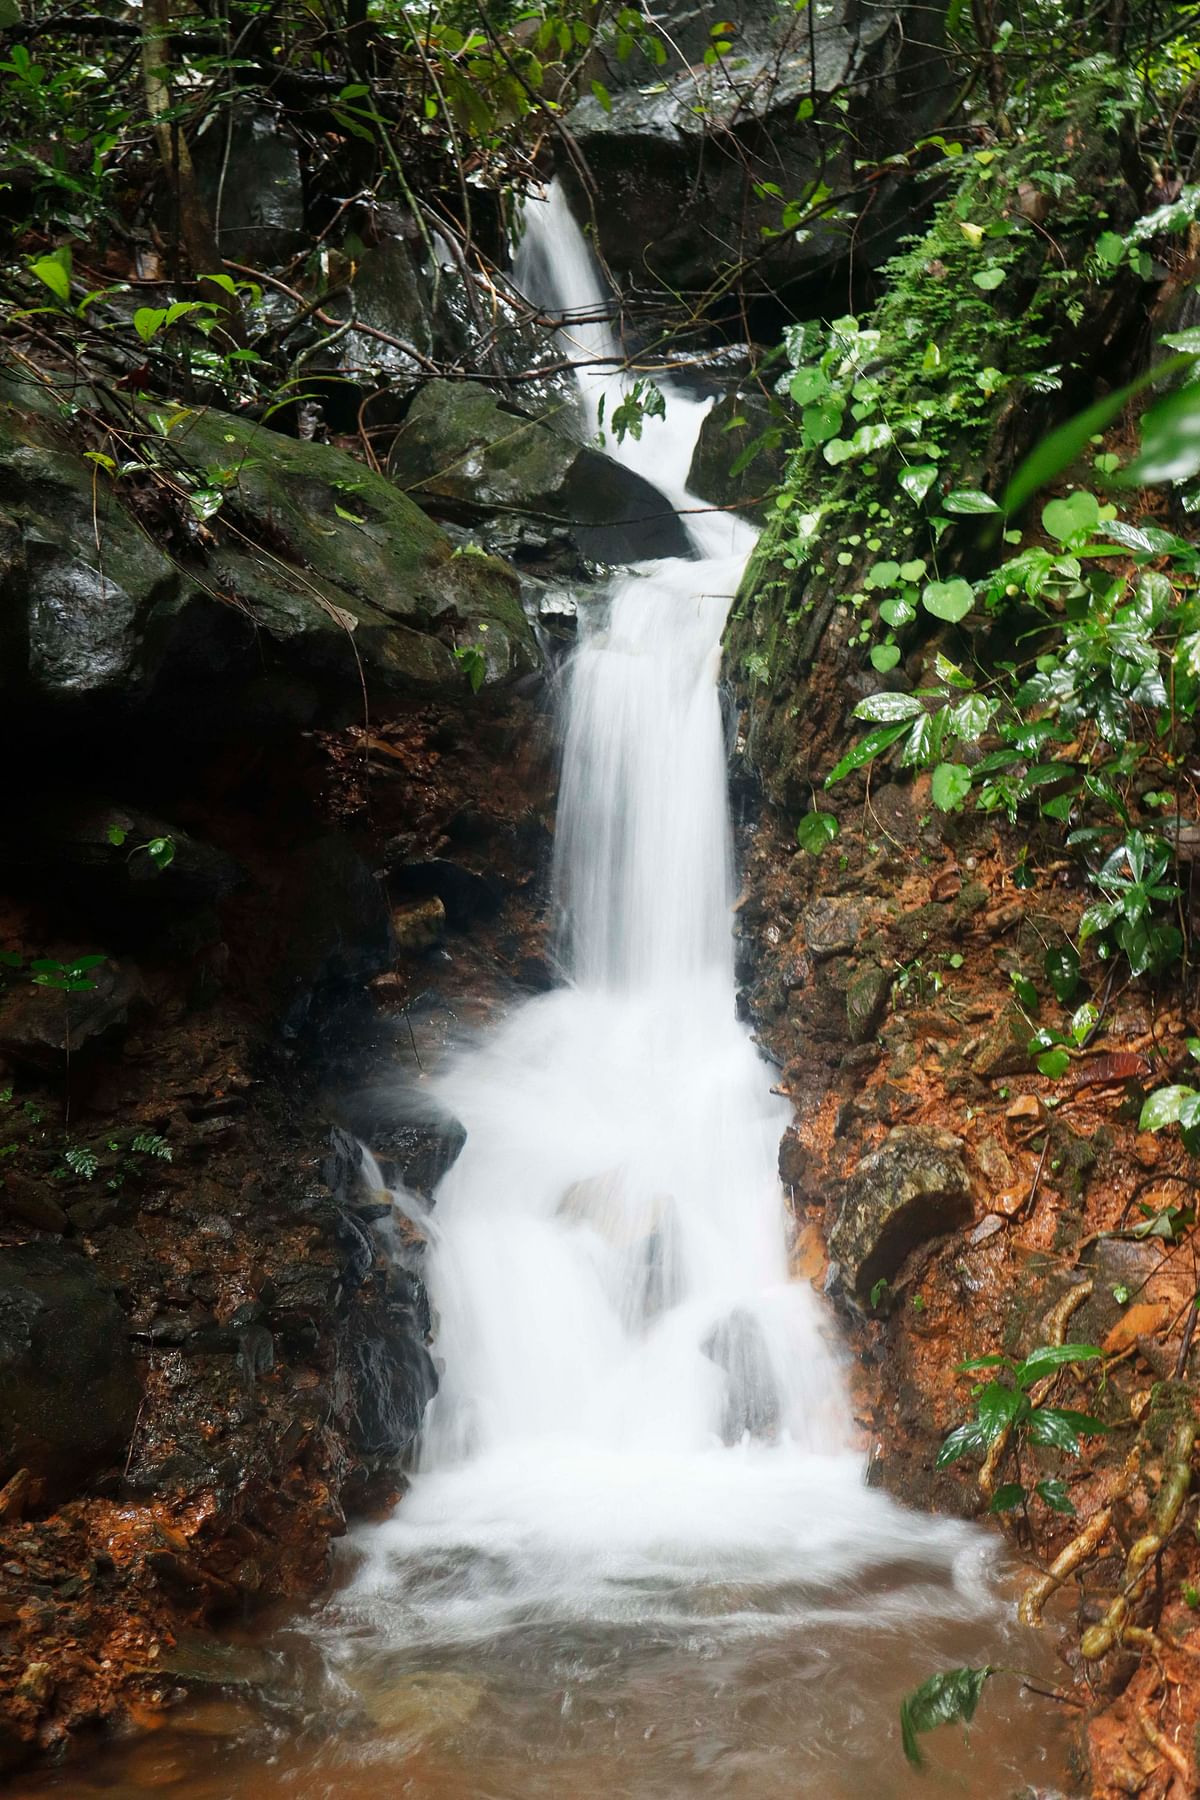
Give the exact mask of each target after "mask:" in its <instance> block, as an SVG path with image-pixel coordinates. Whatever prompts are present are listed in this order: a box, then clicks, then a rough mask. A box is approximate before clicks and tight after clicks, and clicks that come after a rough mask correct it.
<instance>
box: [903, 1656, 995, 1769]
mask: <svg viewBox="0 0 1200 1800" xmlns="http://www.w3.org/2000/svg"><path fill="white" fill-rule="evenodd" d="M991 1673H992V1671H991V1668H990V1667H989V1666H988V1665H987V1664H986V1663H985V1664H984V1666H983V1668H982V1669H967V1668H963V1669H945V1670H943V1672H942V1673H941V1674H940V1675H931V1676H930V1677H929V1680H928V1681H923V1682H922V1683H921V1685H920V1687H917V1688H914V1689H913V1690H912V1692H911V1693H910V1694H906V1695H905V1696H904V1699H903V1700H902V1701H901V1703H900V1738H901V1742H902V1744H903V1746H904V1754H905V1756H906V1757H907V1758H908V1760H909V1762H910V1763H911V1764H912V1765H913V1767H914V1768H917V1769H919V1768H920V1767H921V1764H922V1761H923V1758H922V1756H921V1749H920V1745H919V1743H918V1742H917V1739H918V1737H919V1735H920V1734H921V1733H922V1732H924V1731H933V1730H934V1729H935V1728H936V1727H937V1726H939V1725H956V1724H962V1725H965V1724H968V1723H969V1722H970V1720H971V1719H973V1718H974V1716H975V1709H976V1707H977V1706H978V1705H979V1696H980V1695H981V1694H982V1692H983V1689H984V1684H985V1682H986V1681H987V1679H988V1676H989V1675H990V1674H991Z"/></svg>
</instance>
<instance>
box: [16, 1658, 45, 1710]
mask: <svg viewBox="0 0 1200 1800" xmlns="http://www.w3.org/2000/svg"><path fill="white" fill-rule="evenodd" d="M53 1686H54V1675H53V1672H52V1670H51V1668H50V1664H49V1663H48V1662H31V1663H26V1665H25V1669H24V1672H23V1673H22V1675H21V1679H20V1680H19V1681H18V1682H17V1693H18V1695H19V1696H20V1698H21V1699H22V1700H28V1701H30V1702H31V1703H32V1704H33V1705H34V1706H43V1705H44V1704H45V1702H46V1701H47V1700H48V1699H49V1698H50V1693H51V1690H52V1688H53Z"/></svg>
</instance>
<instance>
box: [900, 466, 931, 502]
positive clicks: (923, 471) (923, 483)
mask: <svg viewBox="0 0 1200 1800" xmlns="http://www.w3.org/2000/svg"><path fill="white" fill-rule="evenodd" d="M936 480H937V464H936V463H914V464H913V466H912V468H911V469H904V470H902V471H901V474H900V486H901V487H902V488H903V489H904V492H905V493H906V494H907V495H908V497H909V499H910V500H915V501H916V503H917V504H918V506H919V505H920V503H921V501H922V500H923V499H924V498H925V496H926V494H927V493H928V492H929V490H930V488H931V487H932V486H933V484H934V482H935V481H936Z"/></svg>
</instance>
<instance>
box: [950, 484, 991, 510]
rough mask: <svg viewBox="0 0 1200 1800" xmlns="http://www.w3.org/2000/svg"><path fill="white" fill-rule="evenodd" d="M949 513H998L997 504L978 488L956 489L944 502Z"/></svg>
mask: <svg viewBox="0 0 1200 1800" xmlns="http://www.w3.org/2000/svg"><path fill="white" fill-rule="evenodd" d="M942 505H943V506H944V507H945V509H946V511H947V512H948V513H998V512H999V511H1000V508H999V506H998V505H997V504H996V502H995V501H994V500H993V499H991V498H990V497H989V496H988V495H987V494H981V493H980V492H979V490H978V489H977V488H955V490H954V492H953V493H952V494H947V495H946V498H945V499H944V500H943V501H942Z"/></svg>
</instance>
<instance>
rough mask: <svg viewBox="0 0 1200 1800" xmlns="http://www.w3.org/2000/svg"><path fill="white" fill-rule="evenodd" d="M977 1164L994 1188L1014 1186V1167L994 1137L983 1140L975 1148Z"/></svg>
mask: <svg viewBox="0 0 1200 1800" xmlns="http://www.w3.org/2000/svg"><path fill="white" fill-rule="evenodd" d="M974 1154H975V1162H976V1165H977V1167H978V1168H979V1171H980V1173H981V1174H982V1175H983V1176H984V1178H985V1179H986V1180H987V1182H988V1183H989V1184H990V1186H991V1187H993V1188H1007V1187H1011V1186H1012V1180H1013V1166H1012V1164H1011V1163H1010V1162H1009V1160H1008V1157H1007V1156H1006V1155H1005V1154H1004V1151H1003V1150H1002V1149H1001V1148H1000V1145H999V1144H998V1143H997V1141H996V1139H995V1138H994V1137H985V1138H981V1139H980V1141H979V1143H978V1144H976V1146H975V1152H974Z"/></svg>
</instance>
